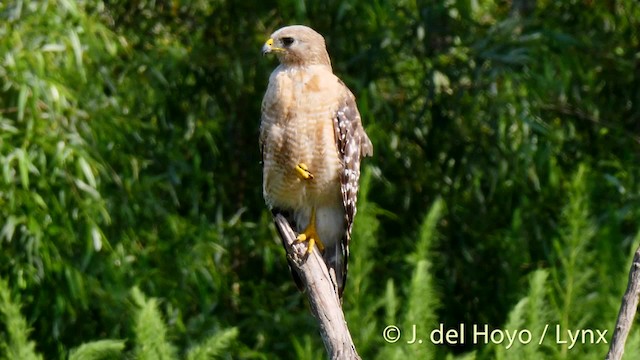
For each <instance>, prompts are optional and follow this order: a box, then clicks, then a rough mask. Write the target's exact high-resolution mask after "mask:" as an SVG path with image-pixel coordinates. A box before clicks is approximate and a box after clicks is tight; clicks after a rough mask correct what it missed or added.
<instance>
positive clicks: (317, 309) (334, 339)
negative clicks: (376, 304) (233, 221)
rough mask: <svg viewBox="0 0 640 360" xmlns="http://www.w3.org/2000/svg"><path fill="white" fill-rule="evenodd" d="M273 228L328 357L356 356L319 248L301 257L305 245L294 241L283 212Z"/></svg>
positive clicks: (278, 216) (276, 217) (335, 359)
mask: <svg viewBox="0 0 640 360" xmlns="http://www.w3.org/2000/svg"><path fill="white" fill-rule="evenodd" d="M274 221H275V224H276V228H277V229H278V232H279V233H280V237H281V238H282V239H283V241H282V242H283V244H284V246H285V249H286V251H287V257H289V259H290V260H291V266H292V268H293V270H294V271H296V272H297V273H298V275H299V276H300V279H301V280H302V283H303V284H304V285H305V289H306V291H307V298H308V299H309V304H310V305H311V312H312V313H313V316H314V317H315V318H316V320H317V321H318V325H319V326H320V335H321V336H322V341H323V342H324V346H325V348H326V349H327V353H328V354H329V355H330V358H331V359H332V360H337V359H347V360H350V359H358V360H359V359H360V356H358V353H357V352H356V348H355V346H354V345H353V340H352V339H351V334H350V333H349V328H348V327H347V322H346V321H345V319H344V313H343V312H342V306H341V305H340V299H339V298H338V294H337V292H336V290H335V289H336V287H335V285H334V281H332V279H331V277H330V275H329V271H328V270H327V266H326V265H325V263H324V261H323V260H322V256H320V254H319V252H318V251H317V250H316V251H313V252H311V254H309V256H308V257H307V258H306V260H305V253H306V250H307V247H306V245H304V244H302V243H296V242H295V240H296V235H295V233H294V231H293V230H292V229H291V226H289V223H288V222H287V220H286V219H285V218H284V216H282V215H280V214H277V215H276V216H275V217H274Z"/></svg>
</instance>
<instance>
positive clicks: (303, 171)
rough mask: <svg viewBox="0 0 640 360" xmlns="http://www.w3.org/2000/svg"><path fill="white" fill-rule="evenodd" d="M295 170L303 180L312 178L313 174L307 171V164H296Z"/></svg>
mask: <svg viewBox="0 0 640 360" xmlns="http://www.w3.org/2000/svg"><path fill="white" fill-rule="evenodd" d="M296 171H297V172H298V175H300V177H301V178H302V179H304V180H311V179H313V174H312V173H311V171H309V167H307V164H305V163H300V164H298V165H297V166H296Z"/></svg>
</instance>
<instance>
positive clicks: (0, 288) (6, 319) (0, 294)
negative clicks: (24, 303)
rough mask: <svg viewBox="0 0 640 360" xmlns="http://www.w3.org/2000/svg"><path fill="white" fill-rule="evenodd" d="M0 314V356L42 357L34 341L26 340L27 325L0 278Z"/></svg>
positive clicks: (29, 358)
mask: <svg viewBox="0 0 640 360" xmlns="http://www.w3.org/2000/svg"><path fill="white" fill-rule="evenodd" d="M0 314H1V315H2V317H1V318H0V319H2V323H3V324H4V328H3V329H2V331H0V356H2V358H3V359H24V360H31V359H34V360H36V359H42V356H40V355H38V354H37V353H36V352H35V345H36V344H35V343H34V342H33V341H29V340H28V334H29V327H28V326H27V323H26V321H25V320H24V319H23V318H22V316H21V315H20V304H19V302H18V300H17V299H12V298H11V291H10V290H9V284H8V283H7V281H6V280H4V279H3V278H0Z"/></svg>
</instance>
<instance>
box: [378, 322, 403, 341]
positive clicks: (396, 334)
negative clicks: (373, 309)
mask: <svg viewBox="0 0 640 360" xmlns="http://www.w3.org/2000/svg"><path fill="white" fill-rule="evenodd" d="M382 338H383V339H384V340H385V341H386V342H388V343H390V344H393V343H394V342H396V341H398V340H400V329H399V328H398V327H397V326H395V325H389V326H387V327H386V328H384V330H382Z"/></svg>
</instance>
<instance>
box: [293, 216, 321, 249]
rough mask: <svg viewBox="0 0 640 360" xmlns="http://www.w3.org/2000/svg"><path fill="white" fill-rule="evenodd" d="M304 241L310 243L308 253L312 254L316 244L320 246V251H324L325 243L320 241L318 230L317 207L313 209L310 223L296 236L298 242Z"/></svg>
mask: <svg viewBox="0 0 640 360" xmlns="http://www.w3.org/2000/svg"><path fill="white" fill-rule="evenodd" d="M304 241H307V242H308V243H309V245H308V246H307V255H308V254H311V252H312V251H313V246H314V245H316V246H318V249H320V251H324V244H323V243H322V241H320V236H318V232H317V231H316V209H311V218H310V219H309V225H308V226H307V228H306V229H304V231H303V232H302V233H300V235H298V237H297V238H296V242H304Z"/></svg>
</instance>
